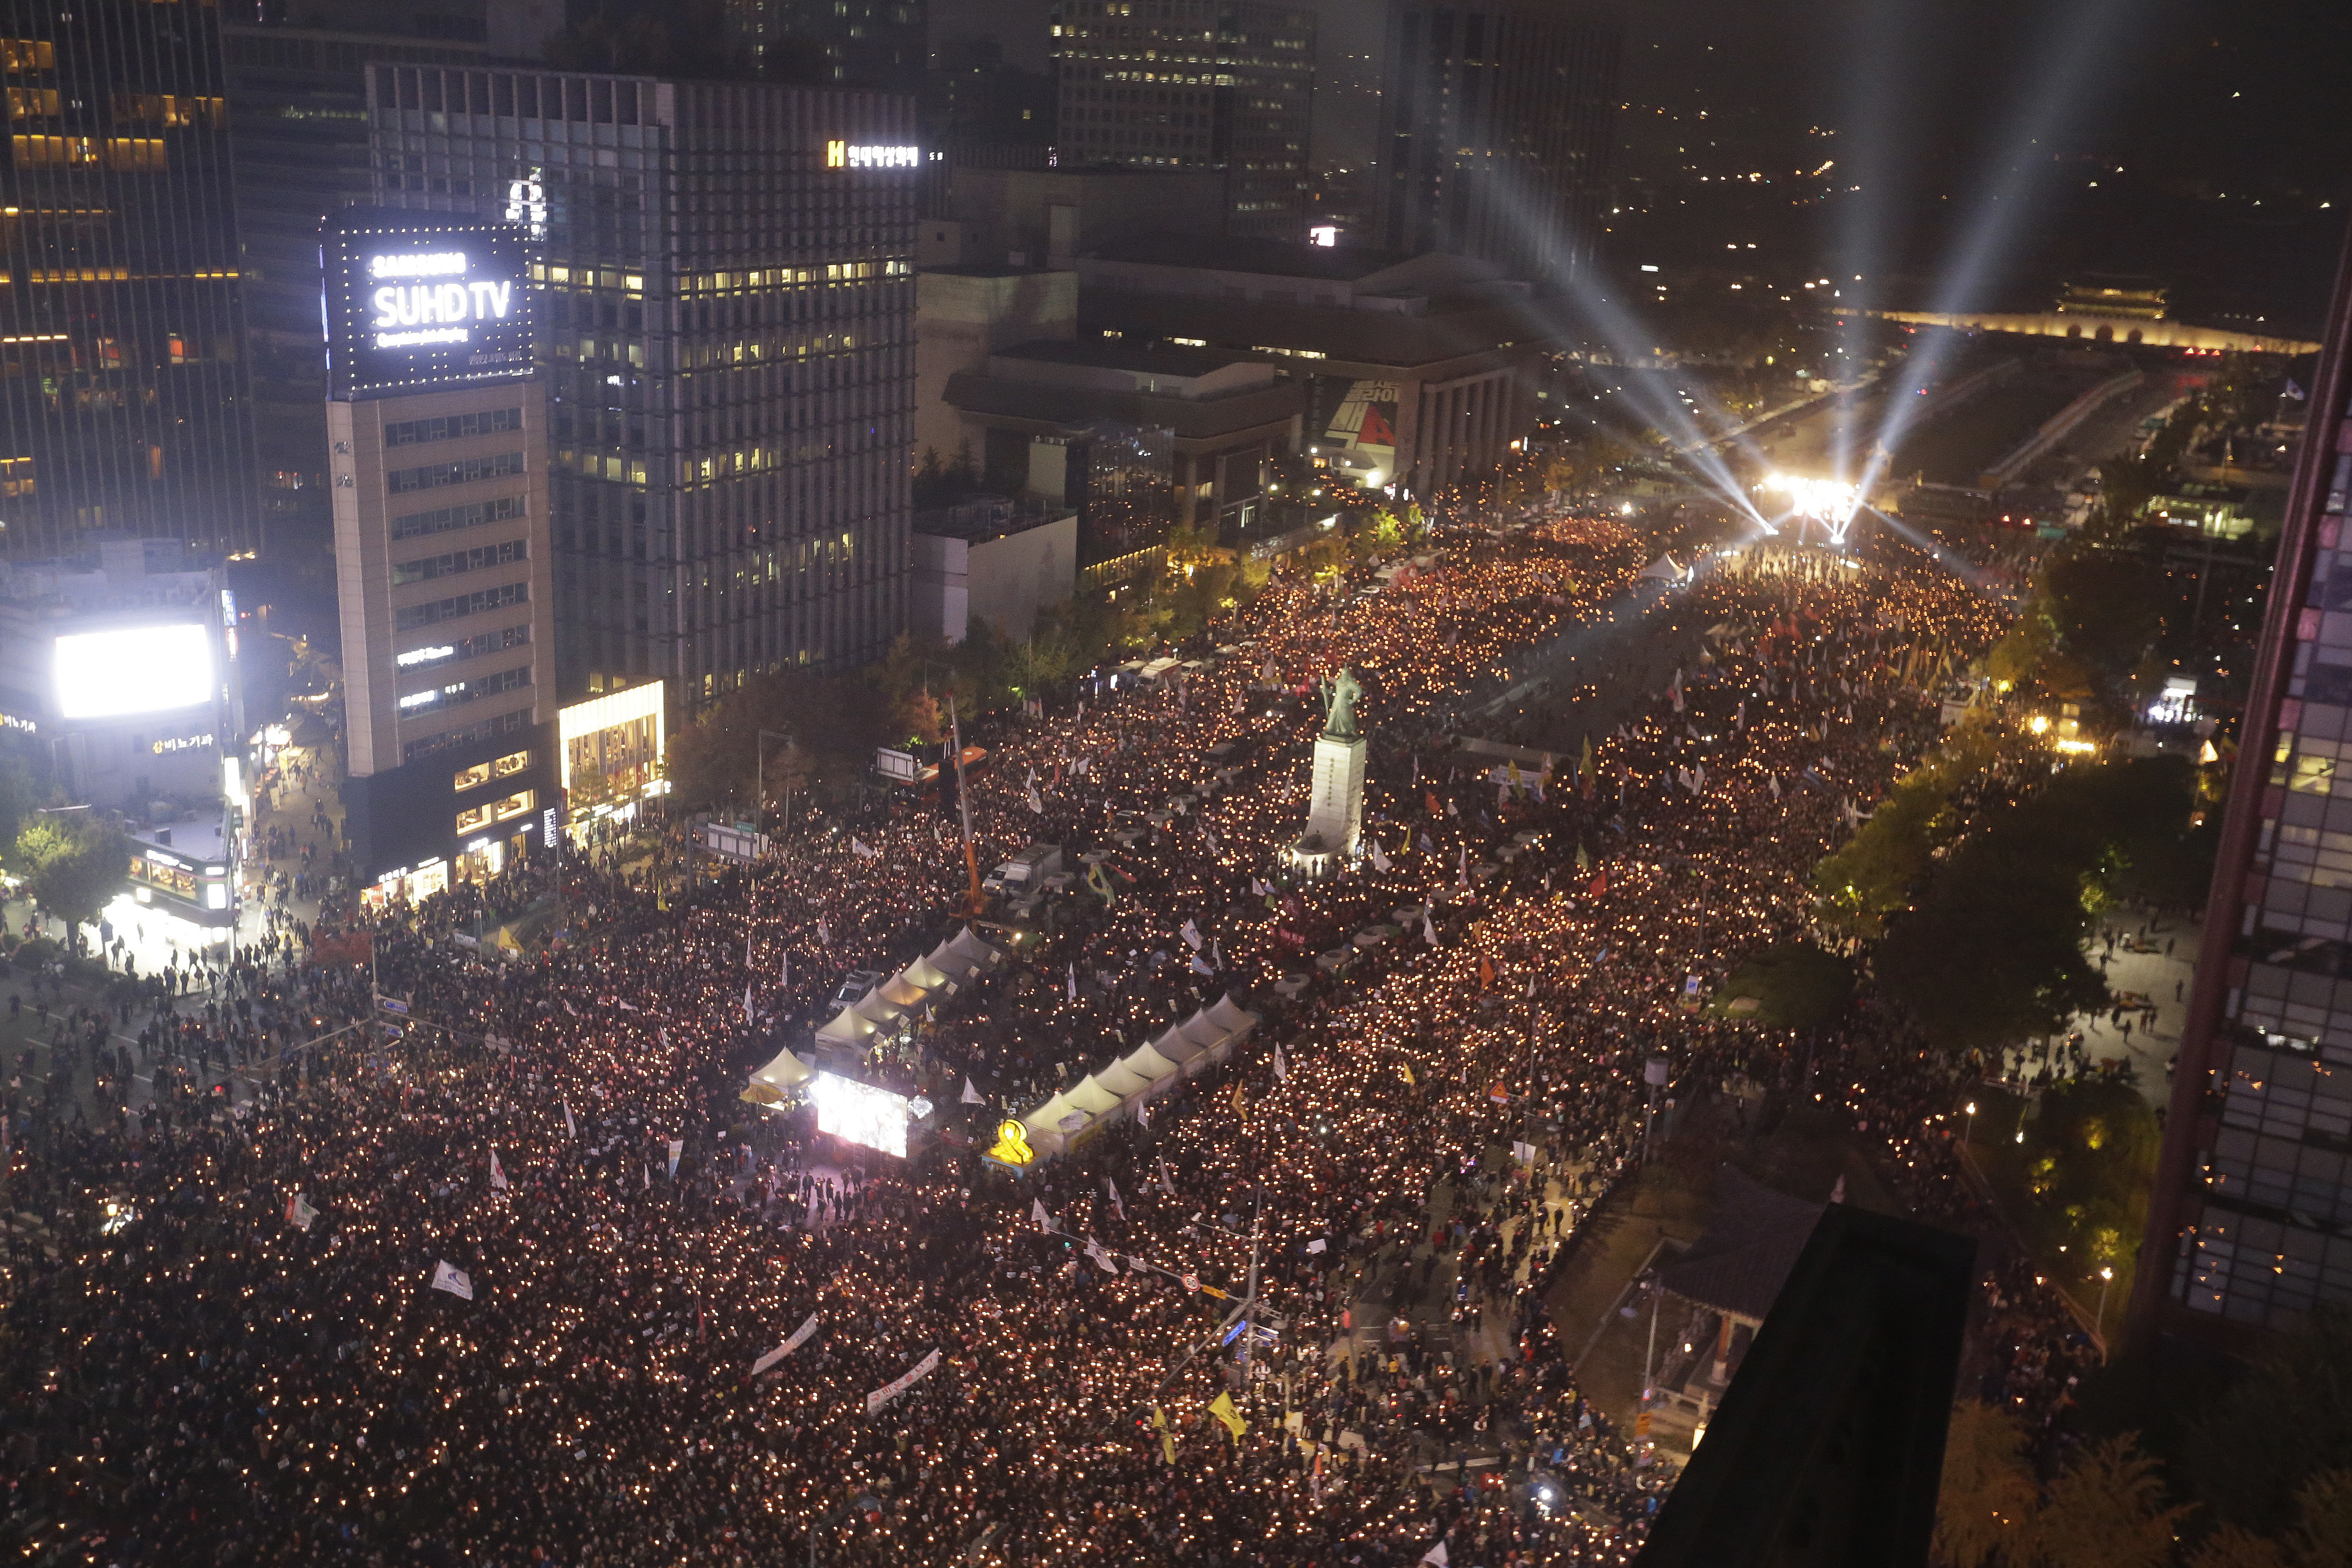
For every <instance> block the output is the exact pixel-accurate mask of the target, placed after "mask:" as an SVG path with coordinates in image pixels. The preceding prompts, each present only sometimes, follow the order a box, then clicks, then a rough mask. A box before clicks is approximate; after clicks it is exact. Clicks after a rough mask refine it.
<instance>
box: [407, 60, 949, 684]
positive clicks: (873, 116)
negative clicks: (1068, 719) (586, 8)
mask: <svg viewBox="0 0 2352 1568" xmlns="http://www.w3.org/2000/svg"><path fill="white" fill-rule="evenodd" d="M369 92H370V114H371V116H372V123H373V131H374V137H375V152H376V159H377V169H376V176H377V179H378V181H379V185H380V190H381V192H382V197H381V199H382V201H383V204H385V205H387V206H400V207H407V208H412V209H414V208H426V209H431V210H435V211H446V212H460V213H476V214H482V215H485V216H493V217H500V218H505V217H508V216H509V214H511V217H512V220H513V221H515V222H518V223H521V224H524V225H528V226H529V227H530V229H531V230H532V231H533V232H534V234H535V235H536V236H537V237H538V239H539V240H540V242H541V257H542V259H541V262H540V263H539V265H538V267H537V270H536V273H535V275H534V278H533V287H534V289H535V291H536V292H537V293H538V294H539V296H540V299H541V309H542V315H541V332H540V340H539V343H540V347H539V361H540V375H541V383H542V385H543V386H544V388H545V390H546V393H547V398H548V410H549V429H550V434H549V441H550V445H551V455H550V468H551V474H550V506H551V511H552V516H553V523H554V538H555V544H554V549H555V590H554V591H555V617H556V625H555V633H556V638H557V650H558V666H557V674H558V680H559V683H560V685H561V687H562V693H563V695H565V696H566V697H567V698H569V697H572V696H576V695H582V694H594V693H604V692H607V691H610V690H613V689H614V688H616V687H622V686H635V685H640V684H642V683H643V682H645V681H647V680H666V681H667V682H669V683H671V685H672V691H673V698H674V700H675V701H677V703H678V704H680V705H681V706H679V707H678V708H677V709H676V710H674V711H677V712H678V713H679V714H680V715H681V716H686V715H690V714H691V713H692V712H694V711H695V710H696V709H697V708H698V707H700V706H703V705H705V704H707V703H709V702H711V701H713V700H715V699H716V698H717V697H718V696H719V695H722V694H723V693H725V692H726V691H729V690H730V689H732V688H733V687H734V686H736V685H740V683H741V682H742V681H743V680H744V679H745V678H746V677H747V676H749V675H750V674H752V673H754V672H758V671H761V670H768V669H774V668H778V667H781V666H782V665H784V664H832V665H835V666H836V667H839V666H850V665H856V664H861V663H864V662H865V661H866V660H868V659H871V658H873V657H875V656H876V655H877V654H879V653H881V652H882V651H883V650H884V649H885V648H887V646H888V644H889V642H890V639H891V638H892V637H893V636H895V635H896V634H897V632H898V630H899V628H900V627H901V626H902V625H903V624H904V623H905V620H906V593H907V582H908V555H907V551H908V535H907V525H908V479H909V460H908V452H909V448H910V445H911V443H912V440H913V427H914V353H915V350H914V341H915V331H914V327H915V279H914V267H913V263H912V255H913V249H914V225H915V207H916V202H915V193H916V181H917V178H918V174H917V163H918V160H919V154H918V152H917V151H916V146H915V137H914V103H913V100H912V99H910V98H906V97H899V96H895V95H886V94H882V93H870V92H845V91H834V90H830V89H798V88H784V87H773V86H767V85H760V84H750V83H730V82H675V83H673V82H667V81H656V80H653V79H650V78H636V77H612V76H587V75H579V74H560V73H554V72H543V71H533V70H511V69H505V68H495V69H488V70H443V69H433V68H413V67H391V66H387V67H383V68H377V69H375V70H374V71H373V73H372V76H371V79H370V83H369Z"/></svg>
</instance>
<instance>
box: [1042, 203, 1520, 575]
mask: <svg viewBox="0 0 2352 1568" xmlns="http://www.w3.org/2000/svg"><path fill="white" fill-rule="evenodd" d="M1077 271H1078V288H1079V293H1078V341H1079V342H1080V343H1086V342H1088V341H1118V342H1122V343H1126V344H1129V345H1139V346H1150V345H1161V346H1172V347H1176V348H1181V349H1192V350H1215V351H1217V352H1220V353H1223V354H1225V355H1229V356H1234V357H1236V358H1241V359H1248V360H1255V361H1262V362H1263V363H1265V364H1266V365H1270V366H1273V367H1276V368H1277V369H1278V370H1279V371H1281V373H1282V374H1283V376H1284V377H1285V379H1286V382H1289V383H1293V384H1295V385H1296V386H1297V389H1298V395H1299V396H1300V397H1301V398H1302V399H1303V404H1302V407H1301V409H1300V415H1299V417H1300V421H1301V435H1302V439H1303V443H1304V454H1305V455H1307V456H1308V457H1309V458H1311V459H1312V460H1313V461H1314V462H1315V463H1316V465H1318V466H1320V467H1323V468H1326V469H1328V470H1330V471H1332V472H1333V473H1335V474H1336V475H1338V476H1341V477H1343V478H1345V479H1346V480H1348V481H1349V482H1350V483H1351V484H1354V485H1358V486H1362V487H1364V488H1367V489H1386V488H1388V487H1390V486H1396V487H1397V488H1398V490H1399V491H1400V492H1402V493H1406V494H1411V495H1414V496H1419V497H1424V498H1426V497H1432V496H1434V495H1436V494H1437V493H1438V492H1440V491H1442V490H1444V488H1445V487H1446V486H1450V485H1454V484H1457V483H1460V482H1462V481H1464V480H1467V479H1472V478H1475V477H1477V476H1481V475H1486V474H1491V473H1493V472H1494V471H1495V470H1496V468H1497V467H1499V466H1500V465H1502V464H1503V462H1504V461H1505V460H1506V459H1507V457H1508V456H1509V455H1510V451H1511V445H1512V443H1514V442H1516V441H1518V440H1520V439H1521V438H1523V437H1524V436H1525V435H1526V434H1527V433H1528V430H1529V429H1530V428H1531V427H1532V426H1533V424H1534V423H1535V413H1536V399H1535V393H1536V391H1537V385H1538V382H1539V380H1540V379H1541V377H1542V374H1543V370H1544V366H1545V364H1546V363H1547V361H1548V357H1549V354H1550V353H1551V352H1552V351H1553V350H1556V349H1558V348H1559V347H1561V346H1563V345H1562V340H1561V338H1560V334H1559V329H1558V327H1557V326H1556V325H1555V323H1556V322H1557V320H1558V312H1557V310H1556V309H1553V308H1549V307H1548V305H1547V300H1546V297H1545V296H1544V295H1543V294H1542V293H1541V292H1540V291H1538V290H1537V289H1536V288H1534V287H1532V286H1531V285H1530V284H1528V282H1527V281H1526V280H1525V279H1522V278H1515V277H1507V276H1505V275H1503V273H1502V272H1501V270H1500V269H1499V268H1497V267H1495V266H1494V265H1492V264H1491V263H1486V262H1480V261H1473V260H1470V259H1468V258H1465V257H1463V256H1392V255H1390V254H1388V253H1386V252H1383V251H1376V250H1363V249H1357V248H1354V247H1351V246H1318V245H1283V244H1278V243H1276V242H1275V241H1273V240H1246V241H1243V240H1209V239H1203V238H1201V237H1199V236H1197V235H1153V236H1150V237H1149V238H1145V239H1139V240H1136V241H1133V242H1131V243H1129V244H1127V245H1118V246H1104V247H1102V248H1101V249H1099V250H1097V251H1096V252H1094V253H1092V254H1090V255H1087V256H1081V257H1079V258H1078V265H1077ZM1291 449H1292V450H1293V451H1298V450H1300V448H1299V446H1298V445H1297V444H1293V446H1292V448H1291ZM1201 477H1208V476H1201ZM1215 477H1216V478H1217V480H1218V483H1219V485H1220V486H1221V487H1220V488H1219V489H1218V490H1217V491H1216V492H1215V495H1216V496H1217V497H1218V500H1217V516H1218V518H1219V525H1220V527H1222V528H1227V529H1229V530H1230V529H1232V528H1239V527H1242V526H1243V525H1242V522H1241V518H1240V517H1239V515H1238V513H1237V512H1235V511H1234V510H1233V507H1234V503H1235V502H1236V501H1237V500H1239V499H1240V497H1236V496H1235V495H1234V492H1233V489H1232V487H1231V484H1232V481H1231V478H1230V476H1215ZM1198 483H1199V479H1198V478H1196V479H1195V481H1194V488H1193V490H1192V496H1193V497H1194V498H1196V499H1197V497H1198V489H1197V486H1198ZM1179 494H1180V497H1182V496H1183V494H1184V492H1183V491H1182V490H1181V487H1180V492H1179Z"/></svg>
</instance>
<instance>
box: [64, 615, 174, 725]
mask: <svg viewBox="0 0 2352 1568" xmlns="http://www.w3.org/2000/svg"><path fill="white" fill-rule="evenodd" d="M55 674H56V682H57V699H58V715H59V716H61V717H65V718H113V717H118V716H123V715H128V714H138V713H166V712H169V711H171V710H172V709H174V708H186V707H194V706H197V705H198V704H199V703H205V702H210V701H211V700H212V697H213V644H212V637H211V635H210V633H209V632H207V631H206V630H205V627H203V626H201V625H198V624H196V623H194V622H180V623H179V624H177V625H171V626H125V627H122V628H121V629H120V630H118V631H113V632H73V633H71V634H69V635H67V636H62V637H59V638H58V647H57V667H56V672H55Z"/></svg>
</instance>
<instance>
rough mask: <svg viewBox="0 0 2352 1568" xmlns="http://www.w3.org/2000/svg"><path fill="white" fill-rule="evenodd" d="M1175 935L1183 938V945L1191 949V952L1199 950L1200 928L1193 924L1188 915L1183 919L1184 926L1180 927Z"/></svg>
mask: <svg viewBox="0 0 2352 1568" xmlns="http://www.w3.org/2000/svg"><path fill="white" fill-rule="evenodd" d="M1177 935H1178V936H1181V937H1183V938H1184V945H1185V946H1188V947H1190V948H1192V951H1193V952H1195V953H1197V952H1199V951H1200V950H1201V945H1202V937H1201V928H1200V926H1198V925H1194V924H1193V922H1192V918H1191V917H1190V916H1189V915H1188V916H1186V917H1185V921H1184V924H1183V925H1182V927H1181V929H1179V931H1178V932H1177Z"/></svg>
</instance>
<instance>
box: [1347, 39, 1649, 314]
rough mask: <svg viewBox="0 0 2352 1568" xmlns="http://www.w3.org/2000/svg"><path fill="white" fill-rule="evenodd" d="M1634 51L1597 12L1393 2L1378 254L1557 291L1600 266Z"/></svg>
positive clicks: (1374, 238) (1383, 103) (1384, 103)
mask: <svg viewBox="0 0 2352 1568" xmlns="http://www.w3.org/2000/svg"><path fill="white" fill-rule="evenodd" d="M1623 42H1624V29H1623V24H1622V20H1621V19H1620V18H1619V16H1617V14H1616V13H1615V11H1614V10H1613V9H1611V8H1609V7H1608V6H1606V5H1597V4H1590V3H1587V0H1473V3H1471V4H1466V5H1431V4H1429V3H1427V0H1394V3H1393V4H1392V5H1391V9H1390V13H1389V44H1388V48H1389V57H1388V88H1387V90H1386V91H1385V92H1384V93H1383V94H1382V95H1381V138H1380V142H1379V147H1380V162H1381V167H1380V193H1379V194H1380V216H1379V221H1378V225H1377V226H1376V228H1375V230H1374V232H1373V235H1371V243H1373V244H1374V245H1377V246H1383V247H1385V248H1386V249H1389V250H1391V251H1396V252H1399V253H1400V254H1402V255H1406V256H1418V255H1421V254H1423V253H1424V252H1428V251H1443V252H1445V253H1448V254H1450V255H1455V256H1475V257H1476V258H1478V259H1479V260H1481V261H1491V262H1493V263H1495V264H1496V266H1498V267H1503V268H1505V269H1506V270H1507V271H1508V272H1509V273H1510V274H1511V276H1513V277H1525V278H1531V279H1533V280H1535V281H1537V282H1538V283H1540V284H1545V285H1551V286H1557V285H1559V284H1561V283H1564V282H1566V281H1568V280H1569V279H1570V278H1572V277H1576V276H1577V275H1578V274H1579V273H1580V272H1582V271H1583V270H1584V269H1586V268H1587V267H1590V266H1591V259H1592V252H1593V244H1594V241H1595V239H1596V237H1597V236H1598V235H1599V234H1600V231H1601V221H1600V220H1601V213H1602V211H1603V207H1604V201H1603V198H1604V197H1605V195H1606V182H1607V180H1608V177H1609V161H1610V152H1611V150H1612V145H1613V143H1614V141H1615V137H1616V110H1617V100H1616V92H1617V65H1618V56H1619V54H1620V53H1621V52H1622V48H1623Z"/></svg>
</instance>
